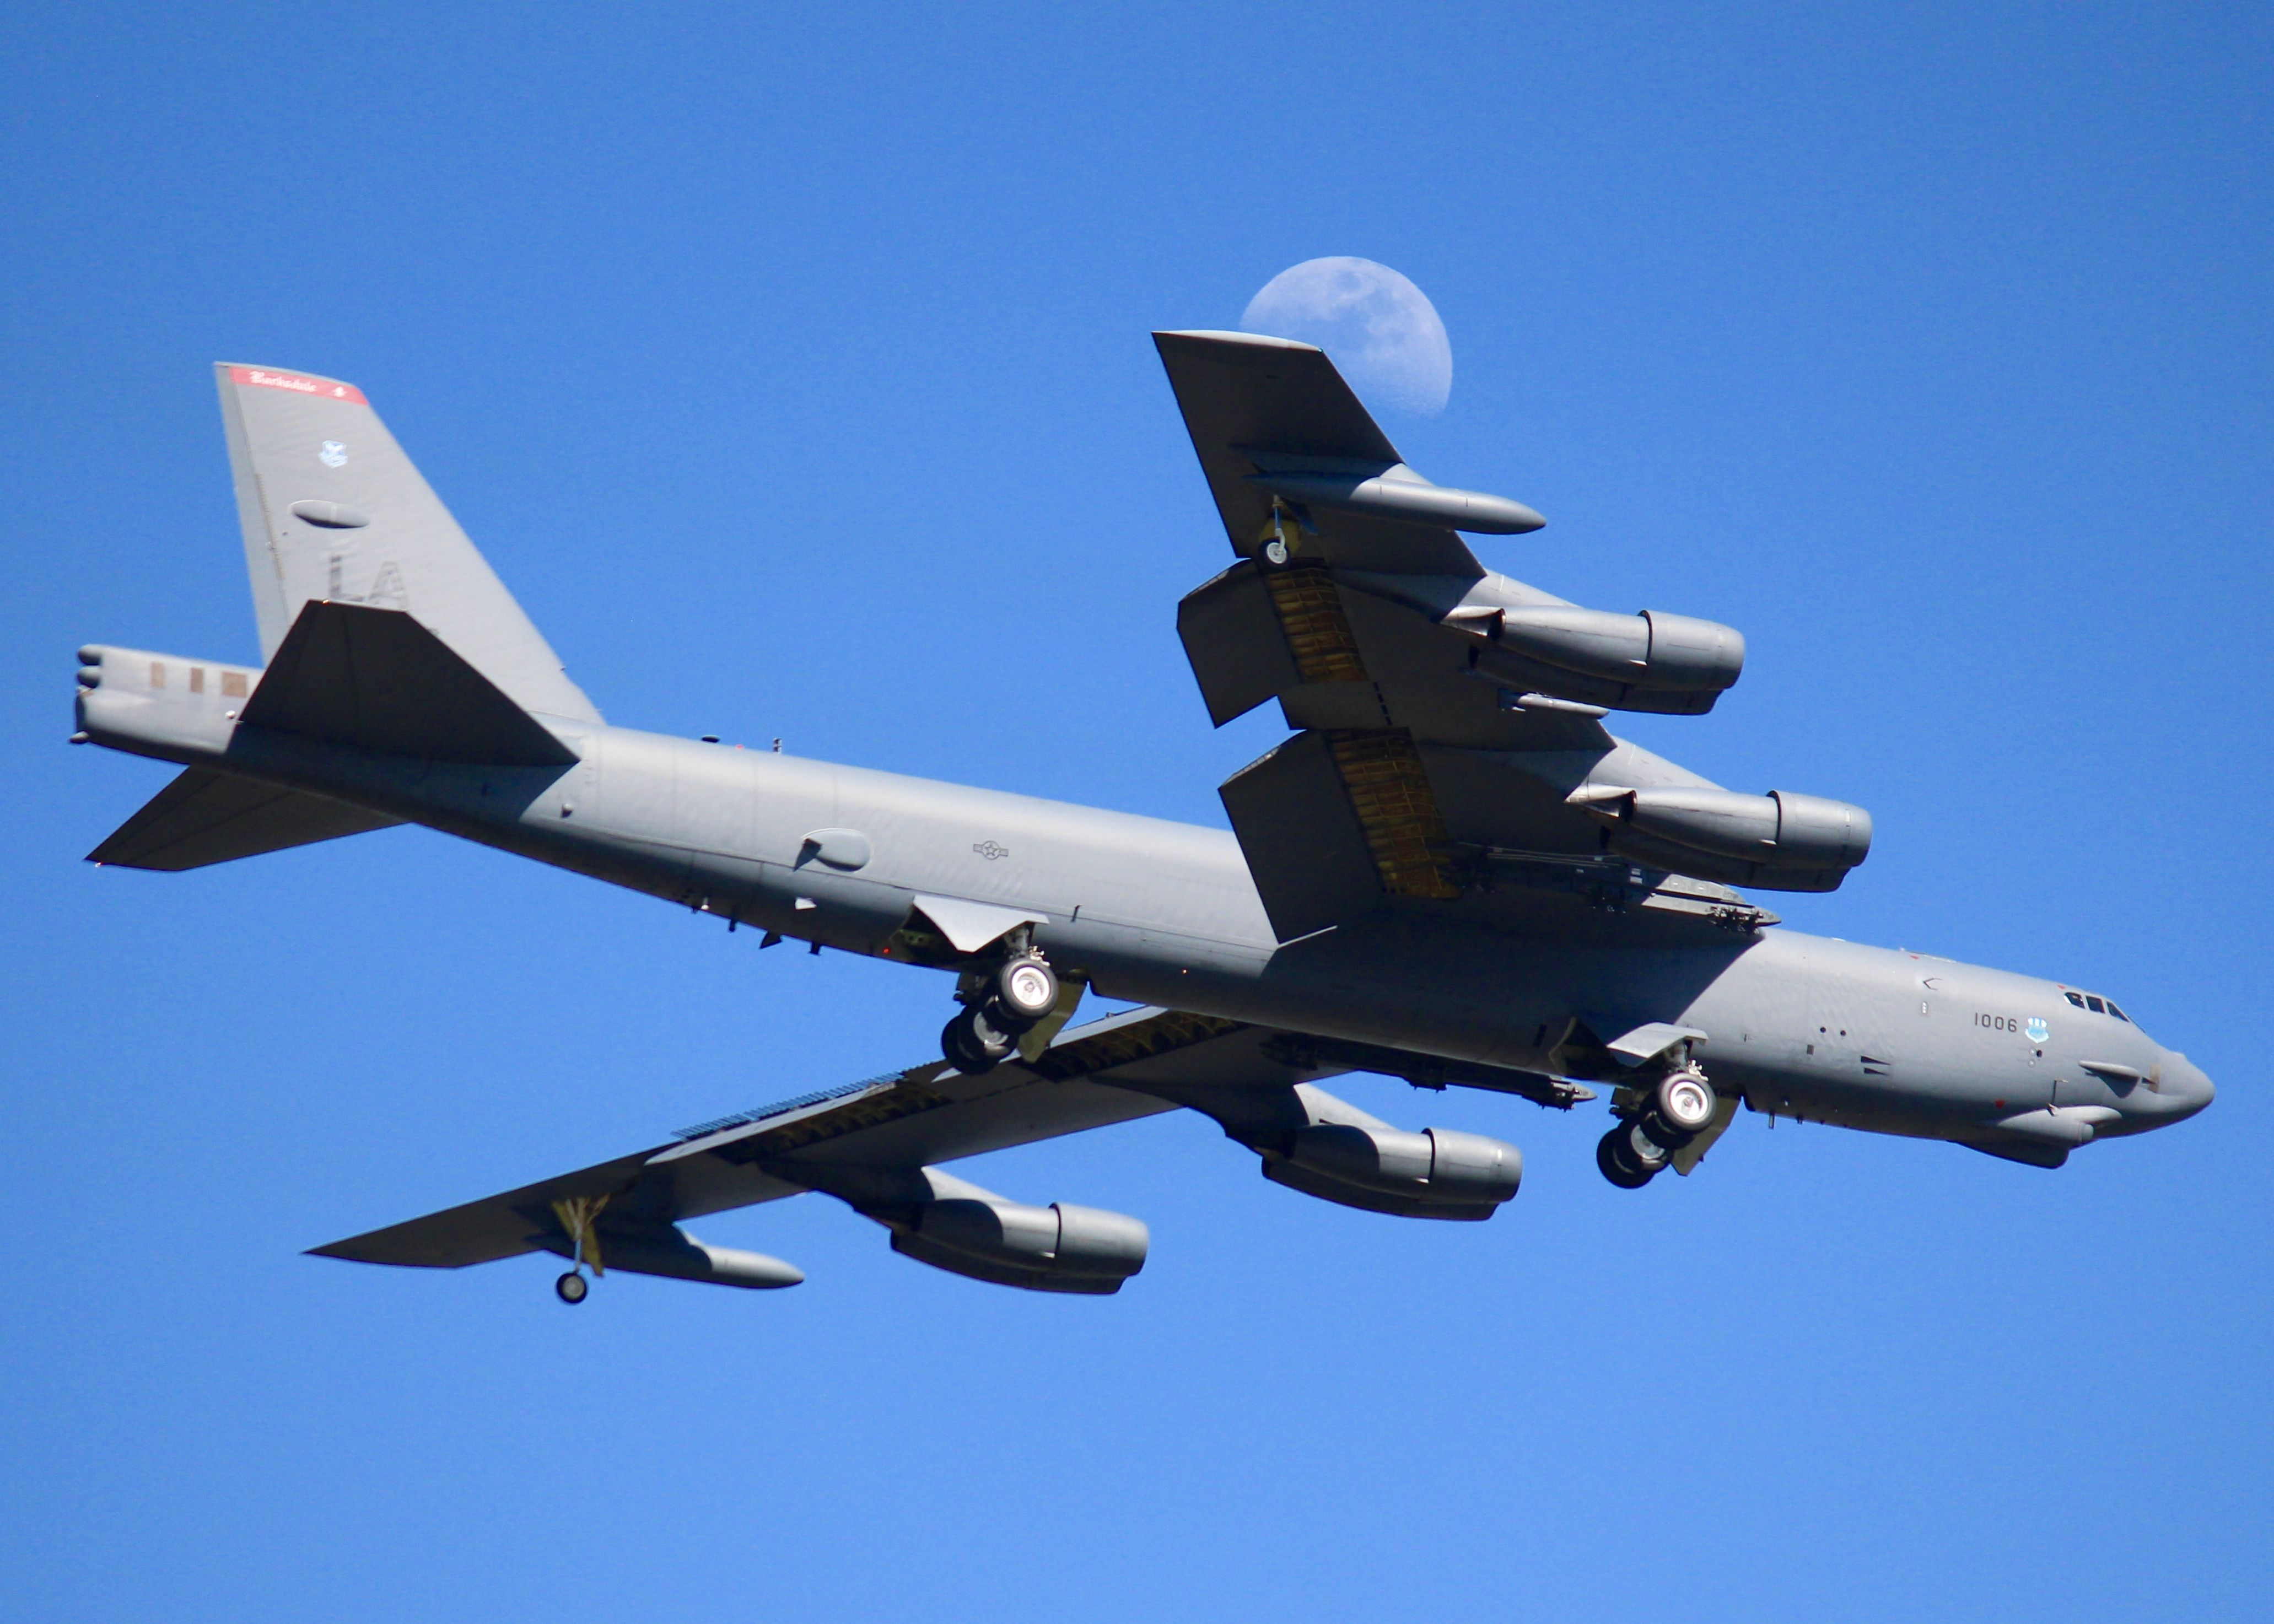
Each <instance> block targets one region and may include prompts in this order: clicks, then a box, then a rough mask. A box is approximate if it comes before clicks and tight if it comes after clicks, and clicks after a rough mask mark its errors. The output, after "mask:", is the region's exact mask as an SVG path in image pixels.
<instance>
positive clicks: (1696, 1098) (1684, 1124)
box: [1650, 1068, 1721, 1139]
mask: <svg viewBox="0 0 2274 1624" xmlns="http://www.w3.org/2000/svg"><path fill="white" fill-rule="evenodd" d="M1650 1104H1651V1114H1652V1115H1653V1116H1655V1117H1657V1118H1658V1120H1659V1121H1660V1122H1661V1123H1663V1124H1666V1126H1668V1128H1671V1129H1672V1130H1673V1131H1674V1132H1675V1133H1677V1134H1679V1135H1681V1136H1682V1137H1683V1139H1690V1138H1692V1137H1694V1136H1695V1135H1697V1134H1700V1133H1703V1132H1706V1129H1708V1128H1710V1127H1712V1126H1713V1111H1714V1108H1715V1107H1717V1106H1718V1105H1720V1104H1721V1101H1719V1100H1717V1099H1715V1098H1714V1097H1713V1084H1711V1083H1709V1082H1707V1081H1706V1079H1705V1076H1704V1074H1703V1073H1701V1072H1698V1071H1691V1070H1689V1069H1686V1068H1685V1069H1684V1070H1682V1071H1669V1072H1668V1073H1667V1075H1666V1077H1665V1078H1664V1079H1662V1080H1661V1081H1660V1083H1659V1085H1658V1092H1657V1093H1656V1094H1654V1095H1653V1097H1652V1099H1651V1102H1650Z"/></svg>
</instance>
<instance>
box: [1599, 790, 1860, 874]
mask: <svg viewBox="0 0 2274 1624" xmlns="http://www.w3.org/2000/svg"><path fill="white" fill-rule="evenodd" d="M1568 799H1569V801H1570V804H1571V805H1573V806H1576V807H1577V808H1579V809H1580V810H1581V811H1583V812H1585V813H1586V814H1587V816H1590V817H1592V818H1593V819H1595V821H1596V822H1598V823H1602V824H1605V825H1606V826H1607V827H1608V828H1609V829H1610V831H1612V836H1613V838H1612V841H1611V845H1612V848H1613V849H1614V850H1615V851H1618V852H1621V853H1624V854H1627V855H1630V856H1633V857H1635V858H1637V859H1638V860H1639V861H1644V862H1650V863H1653V864H1655V865H1656V866H1659V867H1662V868H1672V869H1674V870H1675V872H1676V873H1681V874H1690V875H1695V876H1697V877H1698V878H1700V879H1728V878H1736V879H1738V880H1739V881H1741V882H1751V883H1755V884H1771V885H1773V884H1776V883H1778V882H1777V881H1776V880H1775V879H1774V878H1773V877H1771V876H1773V875H1776V874H1778V873H1781V872H1783V871H1791V872H1793V873H1795V874H1801V873H1816V874H1819V875H1822V874H1829V875H1833V876H1838V875H1841V874H1844V873H1845V872H1846V871H1847V870H1849V869H1850V868H1855V867H1856V865H1857V864H1858V863H1861V862H1862V861H1864V858H1866V857H1868V856H1869V855H1871V814H1870V813H1869V812H1866V811H1865V810H1864V808H1861V807H1858V806H1852V805H1850V804H1849V803H1848V802H1847V801H1832V800H1827V799H1826V798H1825V797H1824V796H1821V795H1801V794H1796V793H1793V792H1792V791H1790V790H1773V791H1771V792H1770V793H1767V794H1766V795H1746V794H1741V793H1737V792H1736V791H1735V790H1726V789H1708V788H1705V787H1702V786H1698V787H1690V786H1675V787H1667V788H1657V789H1625V788H1621V787H1617V786H1608V785H1588V786H1583V787H1581V788H1580V789H1579V790H1577V791H1576V792H1575V793H1573V794H1571V795H1570V797H1569V798H1568ZM1699 857H1703V858H1706V859H1715V858H1718V859H1721V860H1723V864H1724V866H1721V867H1717V868H1714V869H1713V870H1712V871H1710V872H1709V871H1707V870H1706V868H1702V867H1700V866H1698V863H1697V859H1698V858H1699ZM1727 865H1734V866H1735V867H1736V869H1737V870H1738V872H1736V873H1735V874H1732V872H1731V871H1730V868H1728V866H1727ZM1838 883H1839V881H1838V879H1837V878H1836V877H1834V879H1833V880H1832V883H1831V884H1829V885H1818V884H1814V883H1808V884H1800V885H1790V886H1788V887H1787V889H1796V890H1810V891H1814V890H1827V891H1828V890H1831V889H1833V888H1834V887H1835V886H1836V885H1837V884H1838Z"/></svg>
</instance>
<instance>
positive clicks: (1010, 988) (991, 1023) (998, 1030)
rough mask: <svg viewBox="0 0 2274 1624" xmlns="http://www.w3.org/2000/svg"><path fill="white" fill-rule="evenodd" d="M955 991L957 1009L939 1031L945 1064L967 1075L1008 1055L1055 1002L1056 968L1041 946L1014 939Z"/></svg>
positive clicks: (990, 1068) (986, 1068) (981, 1069)
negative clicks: (994, 961) (959, 1006)
mask: <svg viewBox="0 0 2274 1624" xmlns="http://www.w3.org/2000/svg"><path fill="white" fill-rule="evenodd" d="M964 982H965V985H964V986H963V988H962V989H960V991H958V992H957V994H956V996H957V997H958V998H959V999H960V1000H961V1001H962V1004H963V1009H962V1011H961V1012H960V1014H958V1015H957V1016H956V1017H955V1019H953V1020H951V1021H949V1022H948V1023H947V1026H946V1027H945V1029H944V1030H942V1032H941V1033H940V1034H939V1046H940V1050H941V1052H942V1053H943V1054H945V1056H947V1060H948V1064H951V1065H953V1067H954V1068H955V1069H956V1070H957V1071H961V1072H964V1073H965V1074H967V1075H968V1076H974V1077H975V1076H977V1075H978V1074H979V1073H980V1072H982V1071H990V1070H992V1069H993V1068H994V1067H996V1066H998V1065H1000V1064H1002V1063H1003V1062H1004V1061H1005V1060H1007V1059H1009V1058H1010V1057H1011V1056H1012V1055H1013V1053H1014V1052H1015V1051H1016V1050H1017V1049H1018V1047H1019V1039H1020V1036H1021V1035H1022V1034H1025V1033H1027V1032H1029V1031H1031V1030H1033V1028H1034V1027H1035V1026H1037V1025H1039V1024H1040V1023H1041V1022H1042V1020H1043V1018H1044V1017H1045V1016H1047V1015H1049V1014H1050V1012H1051V1011H1053V1010H1055V1009H1056V1008H1058V973H1057V972H1056V971H1054V970H1052V969H1051V968H1050V960H1049V959H1045V958H1043V955H1042V953H1041V951H1039V950H1038V949H1036V948H1035V947H1033V946H1031V945H1029V944H1027V943H1025V942H1024V941H1020V942H1019V943H1018V944H1014V945H1013V947H1012V949H1011V951H1010V952H1009V953H1008V954H1007V955H1006V956H1005V958H1004V959H1002V960H1001V961H1000V962H999V963H998V964H997V965H995V966H994V967H993V968H992V969H990V970H986V971H983V972H967V973H966V974H965V976H964Z"/></svg>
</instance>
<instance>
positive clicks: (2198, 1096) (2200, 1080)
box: [2161, 1053, 2218, 1122]
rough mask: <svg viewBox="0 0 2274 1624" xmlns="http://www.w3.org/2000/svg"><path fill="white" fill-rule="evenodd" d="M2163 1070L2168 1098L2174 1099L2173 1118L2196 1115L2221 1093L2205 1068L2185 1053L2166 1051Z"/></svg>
mask: <svg viewBox="0 0 2274 1624" xmlns="http://www.w3.org/2000/svg"><path fill="white" fill-rule="evenodd" d="M2162 1071H2163V1078H2162V1079H2161V1080H2162V1082H2163V1092H2164V1098H2165V1100H2167V1101H2170V1102H2171V1115H2170V1116H2169V1117H2168V1118H2167V1120H2169V1121H2172V1122H2178V1121H2180V1120H2181V1119H2182V1118H2184V1117H2187V1116H2194V1115H2195V1113H2196V1112H2197V1111H2199V1110H2201V1109H2202V1108H2203V1107H2204V1106H2206V1105H2209V1104H2210V1102H2211V1101H2212V1099H2213V1098H2214V1097H2215V1096H2216V1095H2217V1094H2218V1089H2217V1088H2215V1087H2213V1086H2211V1080H2210V1078H2208V1077H2206V1076H2204V1075H2203V1071H2202V1067H2201V1066H2198V1065H2196V1064H2195V1063H2194V1062H2193V1061H2191V1060H2189V1059H2188V1058H2187V1056H2185V1055H2174V1054H2169V1053H2167V1054H2165V1056H2164V1064H2163V1067H2162Z"/></svg>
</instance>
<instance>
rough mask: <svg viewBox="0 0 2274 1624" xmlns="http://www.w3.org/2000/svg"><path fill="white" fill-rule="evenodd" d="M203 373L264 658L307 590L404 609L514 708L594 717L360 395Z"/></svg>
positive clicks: (319, 382) (267, 377)
mask: <svg viewBox="0 0 2274 1624" xmlns="http://www.w3.org/2000/svg"><path fill="white" fill-rule="evenodd" d="M214 372H215V382H216V383H217V384H218V385H219V386H220V389H221V409H222V422H223V424H224V425H226V427H227V429H228V432H229V459H230V468H231V469H232V470H233V471H234V472H235V474H236V476H237V516H238V518H239V520H240V521H241V522H242V523H243V524H244V527H245V565H246V568H247V569H248V570H249V571H250V572H251V574H252V604H253V610H254V613H256V614H257V615H258V616H259V617H260V650H261V655H262V658H264V659H273V658H275V654H276V650H277V649H278V647H279V646H280V645H281V644H282V643H283V641H284V636H285V634H286V633H287V632H288V631H290V629H291V627H292V622H293V621H294V620H295V619H297V617H298V615H299V613H300V609H301V605H304V604H305V603H307V602H309V601H310V600H312V599H314V600H321V601H327V602H331V603H347V604H367V605H371V606H372V607H373V608H377V609H400V610H406V611H408V612H409V613H410V615H411V616H412V617H413V618H414V619H416V620H418V623H419V624H420V625H421V626H424V627H425V628H426V629H427V630H428V631H431V632H433V634H434V635H435V636H437V637H439V638H440V639H441V641H442V642H443V643H446V644H448V646H449V648H450V649H451V650H452V651H454V652H455V653H456V654H457V655H458V656H459V658H462V659H463V660H464V661H465V662H466V663H467V664H468V665H471V666H473V667H474V669H475V670H477V671H478V672H479V673H481V674H482V675H483V676H485V677H487V678H488V679H489V680H490V681H492V682H493V683H494V684H496V686H497V687H498V688H500V689H501V691H502V692H503V693H504V694H505V695H507V696H508V698H510V699H511V700H513V701H514V703H516V704H517V705H520V706H521V707H522V708H523V709H524V710H528V711H539V712H542V713H543V714H545V715H547V716H558V717H568V718H574V719H576V720H578V721H586V722H597V721H599V719H600V713H599V711H597V710H595V709H594V708H593V706H592V702H591V700H589V699H587V698H586V697H585V696H584V690H583V689H582V688H578V687H577V686H576V684H575V683H574V682H571V681H570V680H569V675H568V673H567V672H565V671H563V670H562V669H561V661H560V658H559V657H557V656H556V655H555V654H554V653H553V650H552V647H551V645H549V644H548V643H546V641H545V638H544V636H543V635H542V634H540V633H539V632H538V629H537V628H536V627H535V626H534V625H532V624H531V622H530V619H529V617H528V616H527V615H526V614H524V613H522V608H521V605H519V604H517V603H516V602H514V600H513V595H512V594H511V593H510V592H508V591H507V590H505V584H504V583H502V582H501V581H500V580H499V579H498V578H497V575H496V574H495V573H494V572H493V570H492V569H491V568H490V567H489V564H488V563H487V561H486V560H484V559H483V557H482V555H481V554H480V553H478V552H477V551H476V550H475V548H474V544H473V543H472V542H471V541H469V540H468V539H467V538H466V533H465V531H463V530H460V529H459V528H458V522H457V521H456V519H453V518H452V517H451V516H450V510H449V509H448V508H445V507H443V506H442V503H441V500H440V498H438V497H437V496H436V495H435V494H434V492H433V490H432V489H431V488H430V487H429V486H428V485H427V484H426V481H425V479H423V478H422V477H419V473H418V469H417V468H415V467H413V466H412V465H411V462H410V458H409V457H407V456H405V455H403V448H402V447H400V446H397V445H396V444H395V437H394V436H393V435H391V434H389V433H388V432H387V425H385V424H383V423H381V422H380V420H379V414H378V413H377V412H375V411H373V410H372V409H371V403H370V402H368V401H366V400H365V399H364V396H363V391H362V390H360V389H358V388H357V387H355V386H354V385H353V384H349V383H342V382H340V381H339V380H337V379H334V378H319V377H317V376H315V375H314V374H313V373H312V372H280V371H278V370H276V369H275V368H272V367H262V366H237V365H230V364H229V363H226V362H224V363H222V364H221V365H218V366H216V367H215V369H214Z"/></svg>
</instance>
